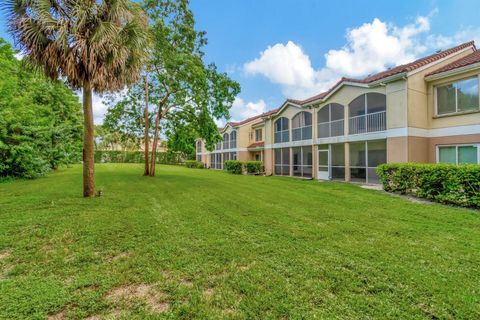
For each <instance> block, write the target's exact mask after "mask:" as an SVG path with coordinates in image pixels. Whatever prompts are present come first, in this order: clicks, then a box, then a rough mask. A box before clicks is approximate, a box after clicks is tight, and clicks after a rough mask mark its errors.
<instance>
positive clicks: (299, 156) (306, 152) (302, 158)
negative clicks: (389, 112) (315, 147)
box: [292, 146, 312, 178]
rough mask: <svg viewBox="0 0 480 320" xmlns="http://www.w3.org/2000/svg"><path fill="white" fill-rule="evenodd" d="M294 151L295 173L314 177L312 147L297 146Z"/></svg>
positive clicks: (295, 174)
mask: <svg viewBox="0 0 480 320" xmlns="http://www.w3.org/2000/svg"><path fill="white" fill-rule="evenodd" d="M292 153H293V175H294V176H297V177H306V178H311V177H312V147H310V146H309V147H295V148H292Z"/></svg>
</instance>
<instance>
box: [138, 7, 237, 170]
mask: <svg viewBox="0 0 480 320" xmlns="http://www.w3.org/2000/svg"><path fill="white" fill-rule="evenodd" d="M144 8H145V10H146V12H147V14H148V18H149V21H150V24H151V25H150V28H149V31H150V34H151V40H152V43H153V44H152V47H151V51H150V53H149V61H148V66H149V69H150V70H151V72H149V73H148V74H147V77H148V84H149V86H148V100H149V101H150V102H151V104H153V105H155V106H156V108H155V110H154V116H155V122H154V124H153V143H152V153H151V158H150V170H149V174H150V175H151V176H154V175H155V158H156V148H157V144H158V139H159V133H160V124H161V123H162V121H163V120H166V121H168V119H169V118H172V119H173V118H177V119H178V118H179V117H180V118H183V119H189V121H192V120H193V121H196V122H197V124H198V125H197V126H196V127H197V129H198V133H199V136H201V137H203V138H205V139H206V140H207V144H208V146H210V147H213V145H214V143H215V142H216V140H217V139H219V134H218V130H217V126H216V124H215V121H214V119H219V118H222V117H224V118H229V117H230V114H229V108H230V107H231V105H232V103H233V100H234V98H235V96H236V95H237V94H238V93H239V92H240V86H239V84H238V83H236V82H235V81H233V80H231V79H230V78H229V77H228V76H227V75H226V74H224V73H220V72H218V71H217V68H216V66H215V65H214V64H209V65H206V64H205V62H204V61H203V57H204V52H203V51H202V50H203V47H204V46H205V45H206V43H207V39H206V37H205V32H202V31H196V30H195V20H194V17H193V14H192V11H191V10H190V9H189V8H188V0H178V1H173V0H145V3H144ZM139 85H141V86H143V85H144V84H139ZM137 91H138V90H137ZM182 113H183V114H188V115H189V116H180V114H182Z"/></svg>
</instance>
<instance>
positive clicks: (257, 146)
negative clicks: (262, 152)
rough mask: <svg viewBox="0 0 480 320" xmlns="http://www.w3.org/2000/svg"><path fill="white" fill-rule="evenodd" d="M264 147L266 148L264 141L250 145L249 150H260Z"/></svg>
mask: <svg viewBox="0 0 480 320" xmlns="http://www.w3.org/2000/svg"><path fill="white" fill-rule="evenodd" d="M263 146H265V142H263V141H260V142H254V143H252V144H251V145H249V146H248V147H247V149H254V148H260V147H263Z"/></svg>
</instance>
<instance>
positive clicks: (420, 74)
mask: <svg viewBox="0 0 480 320" xmlns="http://www.w3.org/2000/svg"><path fill="white" fill-rule="evenodd" d="M472 52H473V49H468V50H465V51H460V52H459V53H458V54H455V55H451V56H450V57H449V58H448V59H445V60H442V61H441V62H439V63H436V64H434V65H433V66H430V67H428V68H424V69H419V70H420V71H415V72H414V73H413V74H410V75H409V76H408V80H407V99H408V100H407V101H408V111H407V112H408V126H409V127H415V128H424V129H427V128H431V126H432V116H431V115H432V113H431V110H430V108H431V107H428V108H427V105H428V101H427V94H428V84H427V82H426V81H425V75H427V74H428V73H430V72H432V71H434V70H436V69H438V68H441V67H443V66H445V65H447V64H449V63H451V62H453V61H455V60H458V59H460V58H462V57H464V56H466V55H468V54H470V53H472ZM432 106H433V104H432Z"/></svg>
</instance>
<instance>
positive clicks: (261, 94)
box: [0, 0, 480, 123]
mask: <svg viewBox="0 0 480 320" xmlns="http://www.w3.org/2000/svg"><path fill="white" fill-rule="evenodd" d="M191 8H192V10H193V12H194V14H195V17H196V21H197V29H199V30H205V31H206V32H207V37H208V40H209V43H208V45H207V47H206V48H205V52H206V57H205V60H206V61H207V62H215V63H216V64H217V66H218V67H219V69H220V70H221V71H224V72H227V73H228V74H229V75H230V76H231V77H232V78H233V79H235V80H236V81H238V82H239V83H240V84H241V87H242V92H241V93H240V95H239V96H238V98H237V100H236V101H235V104H234V107H233V108H232V112H231V113H232V118H233V119H234V120H241V119H242V118H244V117H248V116H251V115H254V114H256V113H259V112H263V111H267V110H270V109H273V108H276V107H278V106H279V105H281V103H282V102H283V101H284V100H285V98H287V97H289V98H305V97H307V96H310V95H313V94H316V93H319V92H321V91H323V90H325V89H327V88H328V87H329V86H330V85H331V84H332V83H334V82H336V81H337V80H338V78H339V77H341V76H352V77H362V76H365V75H367V74H369V73H374V72H378V71H381V70H383V69H384V68H386V67H389V66H392V65H396V64H401V63H405V62H408V61H410V60H412V59H414V58H418V57H421V56H423V55H427V54H429V53H431V52H433V51H435V50H438V49H445V48H448V47H450V46H454V45H456V44H458V43H462V42H464V41H468V40H476V42H477V45H479V44H480V20H479V19H478V15H479V13H480V4H479V2H478V0H470V1H451V0H450V1H436V0H430V1H418V0H417V1H405V0H404V1H345V0H344V1H307V0H296V1H293V0H292V1H282V0H276V1H273V0H262V1H259V0H257V1H255V0H228V1H225V0H192V1H191ZM5 24H6V23H5V18H3V17H2V23H1V25H0V36H2V37H4V38H7V39H8V38H9V37H8V35H6V31H5ZM94 103H95V106H94V107H95V109H96V110H95V119H96V122H97V123H100V122H101V119H102V115H103V113H104V111H105V107H104V106H103V105H102V104H101V99H100V98H97V99H95V101H94Z"/></svg>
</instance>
